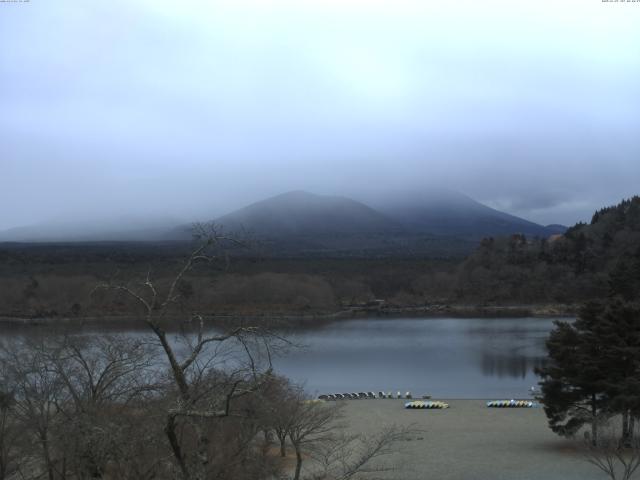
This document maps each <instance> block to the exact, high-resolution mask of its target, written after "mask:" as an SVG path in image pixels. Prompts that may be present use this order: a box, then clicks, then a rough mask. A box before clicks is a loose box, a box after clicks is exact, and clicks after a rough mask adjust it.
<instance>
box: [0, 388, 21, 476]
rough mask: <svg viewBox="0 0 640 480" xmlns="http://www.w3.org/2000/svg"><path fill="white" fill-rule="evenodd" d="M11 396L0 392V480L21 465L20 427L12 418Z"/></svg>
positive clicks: (14, 471) (11, 474) (12, 400)
mask: <svg viewBox="0 0 640 480" xmlns="http://www.w3.org/2000/svg"><path fill="white" fill-rule="evenodd" d="M14 403H15V402H14V399H13V396H12V395H11V394H9V393H7V392H2V391H0V480H5V479H8V478H11V477H12V476H13V475H14V474H15V473H16V472H18V471H19V469H20V466H21V464H22V460H23V458H22V455H21V450H20V446H21V443H22V435H21V431H20V430H21V429H20V426H19V425H18V424H17V422H16V421H15V418H14V416H13V412H12V409H13V406H14Z"/></svg>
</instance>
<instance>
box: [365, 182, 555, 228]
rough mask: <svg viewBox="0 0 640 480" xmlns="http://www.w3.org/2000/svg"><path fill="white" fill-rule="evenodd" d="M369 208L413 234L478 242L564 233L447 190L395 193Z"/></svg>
mask: <svg viewBox="0 0 640 480" xmlns="http://www.w3.org/2000/svg"><path fill="white" fill-rule="evenodd" d="M372 205H373V206H374V208H377V209H378V210H379V211H380V212H382V213H383V214H385V215H387V216H388V217H389V218H393V219H394V220H396V221H397V222H399V223H400V224H401V225H402V226H403V227H404V228H405V229H406V230H407V231H410V232H413V233H429V234H433V235H445V236H454V237H461V238H468V239H474V240H480V239H482V238H484V237H495V236H504V235H511V234H514V233H522V234H525V235H528V236H540V237H547V236H549V235H553V234H556V233H564V231H565V230H566V227H563V226H562V225H550V226H548V227H545V226H542V225H538V224H537V223H534V222H530V221H528V220H525V219H523V218H520V217H516V216H515V215H510V214H508V213H504V212H501V211H499V210H496V209H494V208H491V207H488V206H486V205H484V204H482V203H480V202H477V201H476V200H474V199H472V198H470V197H468V196H466V195H463V194H461V193H458V192H454V191H450V190H438V189H425V191H421V192H406V191H405V192H398V193H395V194H391V195H385V196H382V197H379V198H378V199H377V200H373V201H372Z"/></svg>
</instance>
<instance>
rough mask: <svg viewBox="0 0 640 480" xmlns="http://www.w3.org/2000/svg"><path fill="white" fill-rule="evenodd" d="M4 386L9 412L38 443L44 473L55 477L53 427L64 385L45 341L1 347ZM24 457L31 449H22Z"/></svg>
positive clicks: (57, 457) (56, 459)
mask: <svg viewBox="0 0 640 480" xmlns="http://www.w3.org/2000/svg"><path fill="white" fill-rule="evenodd" d="M2 350H3V351H2V357H1V361H2V364H3V365H2V366H3V368H2V371H3V374H4V378H3V385H5V388H7V390H8V391H9V392H10V394H11V396H12V398H13V405H12V412H13V414H14V417H15V419H16V420H17V421H19V422H20V424H21V426H22V428H23V429H24V431H25V432H27V434H28V435H29V436H31V437H32V439H33V441H34V443H35V444H36V445H38V446H39V452H38V453H39V456H40V458H41V459H42V462H35V465H34V468H36V469H37V468H39V466H40V465H41V466H42V468H44V472H43V474H44V475H45V476H46V477H47V478H48V479H49V480H54V479H55V477H56V474H57V469H58V467H59V460H60V458H59V452H58V451H57V449H56V448H55V429H56V426H57V424H58V423H59V421H60V419H61V415H60V409H59V405H60V404H61V403H64V402H65V400H66V399H65V398H64V397H65V391H64V388H63V387H64V385H63V383H62V381H61V379H60V377H59V376H58V375H57V374H56V373H55V372H54V371H52V369H51V368H50V365H49V363H48V344H47V342H45V341H43V340H41V341H36V342H12V344H11V345H4V346H3V349H2ZM22 454H23V455H24V456H25V457H28V456H31V452H29V453H27V452H22Z"/></svg>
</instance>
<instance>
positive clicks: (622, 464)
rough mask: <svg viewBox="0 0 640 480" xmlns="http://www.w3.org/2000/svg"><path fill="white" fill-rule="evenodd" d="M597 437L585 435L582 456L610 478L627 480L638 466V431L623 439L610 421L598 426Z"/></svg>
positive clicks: (639, 460)
mask: <svg viewBox="0 0 640 480" xmlns="http://www.w3.org/2000/svg"><path fill="white" fill-rule="evenodd" d="M598 432H599V433H598V437H597V439H595V440H594V439H592V438H590V436H589V435H586V436H585V442H584V443H585V446H584V456H585V459H586V460H587V462H589V463H590V464H592V465H594V466H595V467H597V468H598V469H599V470H601V471H602V472H603V473H604V474H606V475H607V476H608V477H609V478H610V479H611V480H629V479H630V478H632V476H633V475H634V473H635V472H636V470H638V467H640V438H639V435H638V432H637V431H636V432H634V433H635V435H630V436H629V437H628V438H625V439H624V441H623V440H622V437H621V435H620V432H618V431H617V430H616V429H615V428H614V427H613V426H612V424H611V422H610V421H605V422H602V423H601V424H600V425H599V426H598Z"/></svg>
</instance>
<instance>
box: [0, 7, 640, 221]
mask: <svg viewBox="0 0 640 480" xmlns="http://www.w3.org/2000/svg"><path fill="white" fill-rule="evenodd" d="M0 42H1V43H0V45H1V47H0V162H1V163H0V167H1V169H0V229H3V228H10V227H13V226H18V225H25V224H31V223H37V222H42V221H50V220H60V219H74V218H84V217H88V216H94V217H103V216H111V217H113V216H119V215H129V216H131V215H134V216H135V215H149V214H151V215H155V216H170V217H176V218H180V219H185V220H192V219H195V218H202V217H213V216H216V215H218V214H221V213H225V212H226V211H227V210H229V209H232V208H235V207H238V206H242V205H243V204H245V203H248V202H251V201H255V200H258V199H261V198H263V197H265V196H268V195H273V194H276V193H280V192H283V191H287V190H293V189H306V190H310V191H313V192H316V193H327V194H336V193H337V194H343V195H346V196H353V197H355V198H358V197H359V196H365V193H366V194H370V193H371V192H372V191H376V190H377V189H380V190H386V189H398V188H407V189H419V188H428V186H429V185H433V184H437V185H446V186H448V187H449V188H453V189H456V190H459V191H462V192H464V193H466V194H468V195H470V196H472V197H474V198H476V199H477V200H480V201H483V202H485V203H487V204H489V205H491V206H494V207H498V208H501V209H503V210H505V211H508V212H510V213H514V214H516V215H520V216H523V217H525V218H527V219H531V220H534V221H537V222H540V223H544V224H547V223H556V222H559V223H565V224H573V223H574V222H576V221H578V220H587V219H589V218H590V215H591V213H592V211H593V210H594V209H596V208H598V207H600V206H602V205H605V204H612V203H615V202H617V201H619V200H620V199H621V198H622V197H626V196H630V195H632V194H637V193H640V3H638V2H636V3H631V2H629V3H606V2H605V3H603V2H602V1H601V0H575V1H573V0H554V1H547V0H532V1H526V0H524V1H517V2H514V1H492V0H480V1H479V0H470V1H464V0H458V1H455V2H445V1H434V2H429V1H426V0H417V1H403V0H388V1H375V0H292V1H277V0H276V1H258V0H254V1H244V0H230V1H228V2H215V1H204V0H202V1H187V0H136V1H131V0H109V1H103V2H95V1H86V0H75V1H72V0H55V1H52V0H31V1H30V2H28V3H0ZM363 192H364V193H363Z"/></svg>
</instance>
